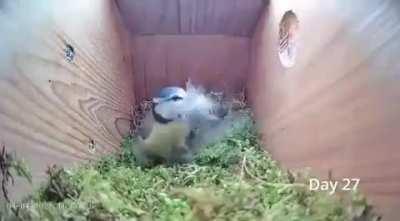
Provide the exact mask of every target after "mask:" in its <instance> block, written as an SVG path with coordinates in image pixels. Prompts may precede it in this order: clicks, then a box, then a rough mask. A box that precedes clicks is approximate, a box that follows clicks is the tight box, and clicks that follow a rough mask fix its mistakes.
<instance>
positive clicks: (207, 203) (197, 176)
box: [14, 116, 377, 221]
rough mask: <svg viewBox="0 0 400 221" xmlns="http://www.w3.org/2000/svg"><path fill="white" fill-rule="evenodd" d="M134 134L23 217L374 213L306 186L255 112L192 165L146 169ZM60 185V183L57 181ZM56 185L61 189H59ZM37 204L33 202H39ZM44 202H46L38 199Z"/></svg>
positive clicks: (336, 217) (45, 193)
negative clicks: (268, 142)
mask: <svg viewBox="0 0 400 221" xmlns="http://www.w3.org/2000/svg"><path fill="white" fill-rule="evenodd" d="M134 145H135V141H134V139H132V138H126V139H125V140H124V142H123V143H122V151H121V153H118V154H115V155H110V156H105V157H104V158H103V159H101V160H100V161H99V162H95V163H90V164H87V165H83V166H81V167H79V168H73V169H71V170H66V169H62V168H58V169H57V170H56V171H53V173H52V174H50V178H49V182H48V183H47V184H46V185H45V186H43V188H42V189H40V190H39V191H38V192H36V193H34V194H33V195H32V196H31V197H30V198H28V199H26V200H25V202H31V203H33V204H32V205H33V206H32V207H30V208H24V209H20V210H19V214H18V217H14V218H15V219H20V220H171V221H179V220H199V221H203V220H255V221H256V220H266V221H280V220H282V221H291V220H293V221H303V220H304V221H343V220H356V219H357V218H359V217H362V216H363V217H364V218H366V219H365V220H375V219H377V218H376V217H375V216H374V215H373V214H372V213H370V207H369V206H368V204H367V203H366V201H365V199H364V198H362V197H360V195H358V194H357V193H351V194H350V193H348V194H345V195H343V196H341V197H339V196H330V195H328V194H327V193H324V192H311V191H309V190H308V188H307V184H306V182H305V181H306V180H307V175H304V173H292V172H288V171H286V170H283V169H281V168H280V167H279V165H278V164H277V163H276V162H275V161H273V160H272V159H271V157H270V156H269V154H268V153H266V152H264V151H262V149H261V144H260V141H259V136H258V135H257V133H256V131H255V129H254V125H253V123H252V120H251V118H250V116H249V117H248V118H247V119H246V120H245V121H244V122H240V123H238V124H236V125H235V126H234V127H232V128H231V131H230V132H229V133H228V135H227V136H226V137H224V138H223V139H222V140H220V141H218V142H216V143H214V144H211V145H209V146H207V147H205V148H204V150H203V151H202V152H201V153H200V154H198V156H197V157H196V159H195V162H194V163H193V164H186V165H176V166H172V167H166V166H161V165H160V166H156V167H153V168H141V167H139V166H137V165H136V163H135V156H134V154H133V151H132V149H133V148H134ZM54 184H56V186H57V187H55V185H54ZM54 189H58V191H59V192H57V191H55V190H54ZM35 205H36V206H35ZM38 205H42V206H38Z"/></svg>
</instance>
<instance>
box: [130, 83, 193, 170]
mask: <svg viewBox="0 0 400 221" xmlns="http://www.w3.org/2000/svg"><path fill="white" fill-rule="evenodd" d="M185 98H186V92H185V90H184V89H182V88H179V87H165V88H163V89H162V90H161V91H160V93H159V96H158V97H156V98H154V99H153V107H152V111H151V113H150V115H149V116H147V118H148V121H149V122H150V123H147V127H148V128H147V129H144V130H142V132H141V133H142V134H140V132H139V145H138V148H137V151H136V156H137V159H138V162H139V164H141V165H153V164H155V163H165V164H174V163H183V162H188V161H190V159H191V154H190V151H189V149H188V147H187V145H186V138H187V137H188V135H189V134H190V126H189V124H188V122H187V120H186V119H185V113H184V111H183V106H182V105H184V102H183V101H184V99H185ZM150 116H151V117H150ZM145 124H146V123H145Z"/></svg>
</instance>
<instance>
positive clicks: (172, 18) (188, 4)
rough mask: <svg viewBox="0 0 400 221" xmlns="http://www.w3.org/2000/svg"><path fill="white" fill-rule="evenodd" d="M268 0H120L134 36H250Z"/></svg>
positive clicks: (118, 1) (120, 7)
mask: <svg viewBox="0 0 400 221" xmlns="http://www.w3.org/2000/svg"><path fill="white" fill-rule="evenodd" d="M265 2H266V1H265V0H117V4H118V7H119V10H120V12H121V14H122V17H123V20H124V23H125V24H126V25H127V27H128V29H129V30H130V31H131V33H132V34H134V35H151V34H186V35H190V34H196V35H213V34H222V35H233V36H251V35H252V33H253V31H254V28H255V26H256V24H257V20H258V18H259V17H260V14H261V12H262V10H263V8H264V7H265V5H266V3H265Z"/></svg>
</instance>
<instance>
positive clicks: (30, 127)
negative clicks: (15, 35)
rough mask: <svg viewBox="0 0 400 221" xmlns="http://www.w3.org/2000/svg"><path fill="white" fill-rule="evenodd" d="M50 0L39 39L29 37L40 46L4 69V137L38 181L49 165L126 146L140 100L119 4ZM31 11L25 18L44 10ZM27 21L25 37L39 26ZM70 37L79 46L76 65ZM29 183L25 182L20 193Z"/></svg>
mask: <svg viewBox="0 0 400 221" xmlns="http://www.w3.org/2000/svg"><path fill="white" fill-rule="evenodd" d="M26 3H27V2H25V3H24V4H26ZM35 3H36V2H35ZM48 3H49V4H50V3H51V4H54V5H48V6H47V5H46V7H47V9H48V11H47V10H46V13H49V14H48V15H47V14H46V16H48V17H43V18H42V19H43V22H42V23H40V24H39V23H38V25H40V26H38V27H34V29H37V30H38V31H37V32H36V34H37V35H38V36H37V38H33V37H30V39H26V41H27V42H28V43H29V44H30V45H32V46H33V47H30V48H29V50H27V51H23V50H16V52H17V53H15V54H13V55H12V56H10V58H11V60H10V62H11V63H8V66H9V67H8V68H7V69H3V70H2V73H1V74H0V94H1V99H0V142H3V143H4V144H5V145H6V146H7V148H8V149H9V150H10V151H12V150H16V151H17V154H18V156H20V157H23V158H25V159H26V160H27V162H28V164H29V166H30V167H32V169H33V177H34V182H35V183H37V182H39V181H41V180H42V179H43V178H44V171H45V169H46V168H47V166H48V165H49V164H53V163H57V164H61V165H70V164H71V163H72V162H75V161H79V160H87V159H93V158H95V157H96V156H99V155H100V154H104V153H107V152H110V151H113V150H115V149H117V148H119V144H120V141H121V136H122V135H123V134H126V133H127V132H128V128H129V121H128V119H129V117H130V116H129V113H130V106H131V104H133V102H134V96H133V79H132V64H131V60H132V59H131V55H130V53H131V51H130V49H129V39H128V36H127V32H125V31H124V30H123V29H122V28H121V27H122V26H121V20H120V18H119V17H118V16H117V15H118V14H117V11H116V6H115V5H114V2H113V1H107V0H86V1H79V3H78V2H77V1H72V2H66V1H59V2H58V1H57V2H54V1H50V2H48ZM30 13H32V14H30ZM30 13H28V14H26V15H23V16H30V17H32V19H33V18H35V15H37V14H35V13H36V12H35V11H31V12H30ZM39 16H42V15H39ZM29 19H30V18H29ZM29 19H28V20H29ZM14 21H15V22H17V21H16V20H11V22H14ZM27 24H29V22H28V23H27ZM21 25H24V24H21ZM21 27H22V28H21V29H20V33H19V35H21V36H24V35H26V34H27V33H25V30H27V29H30V28H31V27H28V26H21ZM8 34H9V33H2V36H1V37H0V38H5V37H7V35H8ZM17 43H19V44H21V45H23V44H24V42H17ZM65 43H68V44H70V45H72V46H73V47H74V49H75V52H76V56H75V59H74V60H73V61H72V62H71V63H69V62H67V61H66V60H65V56H64V55H65V52H64V49H65ZM91 141H93V142H94V144H95V148H96V149H95V152H91V151H90V150H89V145H90V143H91ZM26 188H28V185H26V184H25V183H20V182H17V185H16V189H17V191H14V193H16V195H17V196H18V195H21V194H22V193H23V192H21V190H22V189H26ZM28 189H29V188H28Z"/></svg>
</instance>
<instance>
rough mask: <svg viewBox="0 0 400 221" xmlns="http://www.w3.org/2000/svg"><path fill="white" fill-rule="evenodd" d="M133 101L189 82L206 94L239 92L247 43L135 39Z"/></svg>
mask: <svg viewBox="0 0 400 221" xmlns="http://www.w3.org/2000/svg"><path fill="white" fill-rule="evenodd" d="M132 43H133V46H132V48H133V53H134V61H133V63H134V76H135V87H134V88H135V95H136V100H137V101H139V100H142V99H144V98H149V97H152V96H154V95H156V93H157V92H158V91H159V89H160V88H161V87H164V86H170V85H180V86H184V85H185V82H186V81H187V80H188V79H189V78H190V79H191V80H192V81H193V83H195V84H196V85H199V84H200V85H203V86H204V87H206V88H207V89H209V90H215V91H225V92H226V93H228V94H232V93H236V92H240V91H241V89H242V88H243V87H244V86H245V83H244V82H245V81H246V78H247V73H248V64H249V49H250V39H249V38H245V37H232V36H222V35H153V36H134V37H133V40H132Z"/></svg>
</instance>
